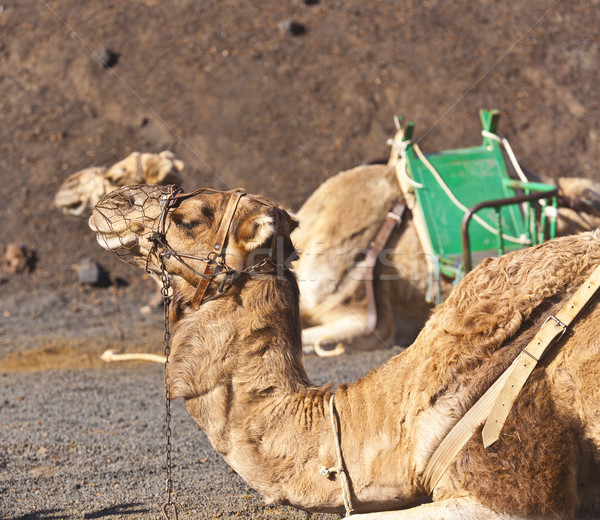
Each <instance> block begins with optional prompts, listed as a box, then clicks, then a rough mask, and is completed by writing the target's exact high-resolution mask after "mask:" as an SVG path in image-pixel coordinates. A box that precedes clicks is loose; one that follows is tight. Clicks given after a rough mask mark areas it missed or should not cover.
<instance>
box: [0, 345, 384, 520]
mask: <svg viewBox="0 0 600 520" xmlns="http://www.w3.org/2000/svg"><path fill="white" fill-rule="evenodd" d="M392 354H393V353H392V352H390V351H377V352H371V353H360V354H358V353H357V354H351V355H346V356H344V357H342V358H329V359H319V358H316V357H309V358H307V369H308V371H309V374H310V375H311V377H312V378H313V380H314V381H315V382H316V383H322V382H326V381H330V380H336V381H349V380H352V379H354V378H356V377H358V376H361V375H363V374H364V373H366V372H367V370H368V369H370V368H371V367H374V366H377V365H379V364H380V363H382V362H383V361H384V360H385V359H387V358H389V357H390V356H391V355H392ZM0 387H1V395H2V397H1V398H0V399H1V400H0V431H1V434H0V443H1V444H0V517H1V518H4V519H10V520H17V519H18V520H24V519H58V518H127V519H137V518H140V519H147V518H157V517H158V516H159V512H160V506H161V504H162V503H163V502H164V499H165V491H164V476H165V474H164V462H165V447H164V442H165V441H164V430H163V428H164V401H163V369H162V366H160V365H156V364H141V363H138V364H136V363H126V364H110V365H106V366H100V367H99V368H83V369H68V370H43V371H27V372H24V371H13V372H12V373H4V374H1V375H0ZM171 424H172V430H173V436H172V446H173V461H174V466H173V479H174V489H175V495H174V496H175V501H176V503H177V505H178V507H179V510H180V514H179V518H181V519H186V518H194V519H203V518H211V519H212V518H233V517H240V518H254V519H260V518H270V519H272V518H315V519H317V518H319V519H321V518H322V519H329V518H337V516H330V515H320V514H313V515H311V514H308V513H305V512H302V511H297V510H294V509H292V508H288V507H282V506H270V505H269V506H267V505H264V504H263V502H262V500H261V497H260V496H259V495H258V494H257V493H256V492H255V491H253V490H252V489H251V488H250V487H248V486H247V485H246V484H245V483H244V482H243V481H242V479H241V478H240V477H238V476H237V475H236V474H235V473H233V472H232V471H231V470H230V469H229V468H228V466H227V464H226V463H225V462H224V461H223V460H222V459H221V458H220V456H219V455H218V454H217V453H216V452H215V451H214V450H213V449H212V447H211V446H210V444H209V442H208V440H207V439H206V437H205V435H204V434H203V433H202V431H201V430H200V429H199V428H198V427H197V426H196V424H195V423H194V421H193V420H192V419H191V417H190V416H189V415H188V413H187V411H186V410H185V408H184V406H183V402H182V401H175V402H173V404H172V423H171Z"/></svg>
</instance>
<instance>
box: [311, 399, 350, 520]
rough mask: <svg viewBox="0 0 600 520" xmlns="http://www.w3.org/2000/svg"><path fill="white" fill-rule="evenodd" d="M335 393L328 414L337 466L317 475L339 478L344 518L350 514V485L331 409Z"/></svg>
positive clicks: (323, 469)
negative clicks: (333, 475)
mask: <svg viewBox="0 0 600 520" xmlns="http://www.w3.org/2000/svg"><path fill="white" fill-rule="evenodd" d="M334 397H335V392H334V393H333V394H331V398H330V399H329V413H330V419H331V429H332V430H333V438H334V440H335V453H336V455H337V463H338V465H337V466H336V467H334V468H326V467H323V468H321V469H320V470H319V473H321V475H323V476H324V477H325V478H330V477H331V474H332V473H337V474H338V475H339V476H340V486H341V487H342V498H343V500H344V508H345V509H346V516H350V515H351V514H352V499H351V498H350V485H349V483H348V477H347V476H346V471H345V470H344V459H343V458H342V447H341V445H340V436H339V433H338V423H337V421H336V418H335V408H334V407H333V398H334Z"/></svg>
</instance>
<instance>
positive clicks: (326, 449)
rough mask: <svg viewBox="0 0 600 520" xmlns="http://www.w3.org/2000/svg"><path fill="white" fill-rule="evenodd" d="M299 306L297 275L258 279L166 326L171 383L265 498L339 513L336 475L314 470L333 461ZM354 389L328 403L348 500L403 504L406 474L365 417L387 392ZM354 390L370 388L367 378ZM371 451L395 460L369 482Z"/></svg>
mask: <svg viewBox="0 0 600 520" xmlns="http://www.w3.org/2000/svg"><path fill="white" fill-rule="evenodd" d="M297 306H298V295H297V286H296V285H295V280H293V279H291V280H290V279H287V280H286V279H283V280H282V279H272V280H256V281H251V282H249V283H247V284H246V285H245V286H244V290H243V291H240V292H235V291H233V292H231V294H228V296H227V297H226V298H223V299H221V300H219V301H214V302H209V303H207V304H206V305H203V306H201V308H200V310H199V311H198V312H196V313H188V314H184V315H183V316H182V317H181V318H180V319H179V320H178V322H177V323H176V324H175V326H174V328H173V346H172V362H171V364H170V367H169V380H170V383H169V384H170V387H171V390H172V393H173V397H184V398H185V399H186V407H187V409H188V411H189V412H190V414H191V415H192V417H193V418H194V419H195V420H196V422H197V423H198V425H199V426H200V427H201V428H202V429H203V431H204V432H205V433H206V435H207V437H208V438H209V440H210V442H211V443H212V445H213V446H214V447H215V449H216V450H217V451H219V452H220V453H221V455H222V456H223V457H224V458H225V460H226V461H227V462H228V463H229V464H230V465H231V466H232V467H233V468H234V469H235V470H236V472H238V473H239V474H240V475H241V476H242V478H244V480H246V481H247V482H248V484H250V485H251V486H252V487H254V488H255V489H257V490H258V491H260V492H261V493H262V494H263V495H264V496H265V497H266V498H267V499H268V500H273V501H277V502H279V503H284V504H290V505H294V506H296V507H301V508H307V509H310V510H316V511H337V512H343V511H344V504H343V498H342V491H341V487H340V483H339V480H338V479H337V476H335V475H333V476H332V477H330V478H327V477H324V476H323V475H322V474H321V473H320V469H321V468H322V467H334V466H336V465H337V458H336V447H335V443H334V434H333V431H332V427H331V421H330V408H329V406H330V405H329V399H330V396H331V393H332V392H333V389H332V387H331V385H325V386H322V387H315V386H314V385H312V384H311V382H310V381H309V379H308V376H307V375H306V372H305V370H304V364H303V360H302V352H301V337H300V323H299V319H298V312H297ZM354 387H355V385H350V386H348V385H341V386H340V387H339V388H338V390H337V392H336V400H335V404H336V408H338V413H339V414H340V432H341V442H342V449H343V451H344V458H345V460H346V462H347V464H348V466H349V470H350V479H351V482H352V485H353V486H354V488H353V489H354V492H355V493H356V496H355V498H353V501H355V502H356V504H357V506H358V508H360V504H361V501H362V503H365V502H369V503H371V504H372V503H378V504H381V507H388V506H390V505H393V506H397V505H405V504H406V502H407V500H408V499H407V498H405V497H404V496H402V495H403V494H402V493H401V494H400V495H399V494H398V490H399V489H401V488H402V483H401V482H402V481H404V482H410V481H411V478H410V477H409V476H408V475H407V474H406V472H405V470H404V469H403V468H402V467H400V466H401V460H402V458H401V457H398V454H394V453H393V451H394V450H395V449H396V446H397V443H396V442H390V443H388V445H387V447H386V448H385V449H384V450H381V449H380V448H379V447H377V446H379V444H380V443H379V441H380V437H381V432H377V424H378V421H370V420H369V419H368V418H369V414H370V413H372V411H373V410H371V411H369V407H374V408H380V407H381V406H383V402H382V403H377V401H378V400H382V401H383V399H385V398H386V397H385V396H383V395H381V396H379V397H378V396H375V398H374V399H371V400H370V401H368V400H366V399H363V397H364V396H362V397H361V398H360V401H357V402H355V403H354V404H352V403H351V401H352V396H350V393H352V392H353V390H352V389H353V388H354ZM357 388H358V390H359V393H361V392H368V389H365V386H364V384H362V385H358V387H357ZM380 405H381V406H380ZM365 421H366V422H365ZM379 422H380V421H379ZM364 446H367V447H368V446H372V447H373V449H372V450H371V449H370V448H369V450H367V451H365V449H364ZM384 452H385V453H384ZM378 457H389V458H390V460H394V464H398V465H399V466H398V468H397V469H398V471H397V472H396V473H389V474H388V475H384V476H383V478H382V479H380V480H375V482H378V484H377V485H374V484H373V480H371V479H370V478H369V477H368V475H369V473H370V471H371V470H370V466H371V465H372V463H373V461H374V460H375V459H376V458H378ZM381 482H383V483H384V484H383V486H382V485H381V484H380V483H381ZM407 494H409V495H411V491H410V490H408V489H407ZM412 498H413V497H412V495H411V496H410V499H412Z"/></svg>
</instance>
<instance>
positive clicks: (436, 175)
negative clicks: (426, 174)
mask: <svg viewBox="0 0 600 520" xmlns="http://www.w3.org/2000/svg"><path fill="white" fill-rule="evenodd" d="M413 150H414V151H415V153H416V154H417V157H418V158H419V159H420V160H421V161H422V162H423V164H424V165H425V166H426V167H427V169H428V170H429V171H430V172H431V174H432V175H433V176H434V178H435V180H436V181H437V183H438V184H439V185H440V187H441V188H442V190H444V193H446V195H447V196H448V198H449V199H450V201H451V202H452V203H453V204H454V205H455V206H456V207H457V208H458V209H460V210H461V211H462V212H463V213H466V212H467V211H469V208H467V207H466V206H465V205H464V204H463V203H462V202H460V201H459V200H458V199H457V198H456V197H455V195H454V193H452V191H451V190H450V188H449V187H448V185H447V184H446V183H445V182H444V179H442V177H441V176H440V174H439V173H438V172H437V170H436V169H435V168H434V167H433V165H432V164H431V163H430V162H429V161H428V160H427V157H425V155H424V154H423V152H422V151H421V149H420V148H419V146H418V145H417V144H416V143H415V144H413ZM473 220H475V221H476V222H477V223H478V224H479V225H481V226H482V227H483V228H484V229H486V230H487V231H489V232H490V233H493V234H494V235H498V234H499V233H500V231H499V230H497V229H496V228H494V227H493V226H490V225H489V224H488V223H487V222H486V221H485V220H483V219H482V218H481V217H480V216H479V215H473ZM501 236H502V238H503V239H504V240H507V241H508V242H512V243H514V244H521V245H529V244H530V243H531V241H530V240H528V239H527V237H526V236H525V235H522V236H521V237H520V238H516V237H513V236H510V235H507V234H505V233H502V235H501Z"/></svg>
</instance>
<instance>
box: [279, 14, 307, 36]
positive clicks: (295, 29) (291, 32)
mask: <svg viewBox="0 0 600 520" xmlns="http://www.w3.org/2000/svg"><path fill="white" fill-rule="evenodd" d="M279 29H280V30H281V32H282V33H284V34H287V35H288V36H300V35H301V34H305V33H306V27H305V26H304V25H302V24H301V23H298V22H296V20H294V19H293V18H289V19H288V20H283V22H280V23H279Z"/></svg>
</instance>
